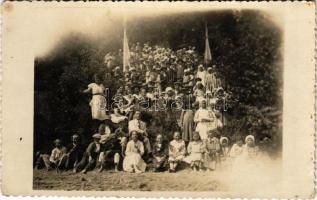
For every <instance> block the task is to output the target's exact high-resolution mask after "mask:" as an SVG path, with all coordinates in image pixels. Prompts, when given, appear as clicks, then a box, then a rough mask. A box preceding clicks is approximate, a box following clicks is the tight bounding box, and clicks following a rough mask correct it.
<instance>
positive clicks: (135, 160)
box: [123, 131, 146, 173]
mask: <svg viewBox="0 0 317 200" xmlns="http://www.w3.org/2000/svg"><path fill="white" fill-rule="evenodd" d="M131 138H132V139H131V140H130V141H129V142H128V144H127V148H126V151H125V158H124V160H123V170H124V171H126V172H131V173H133V172H135V173H142V172H145V168H146V163H145V162H144V160H143V159H142V155H143V154H144V146H143V143H142V142H141V141H140V140H139V139H138V132H137V131H132V132H131Z"/></svg>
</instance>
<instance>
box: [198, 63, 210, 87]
mask: <svg viewBox="0 0 317 200" xmlns="http://www.w3.org/2000/svg"><path fill="white" fill-rule="evenodd" d="M206 74H207V71H206V70H205V69H204V66H203V65H202V64H200V65H199V66H198V71H197V73H196V78H200V80H201V83H202V84H203V86H205V85H206Z"/></svg>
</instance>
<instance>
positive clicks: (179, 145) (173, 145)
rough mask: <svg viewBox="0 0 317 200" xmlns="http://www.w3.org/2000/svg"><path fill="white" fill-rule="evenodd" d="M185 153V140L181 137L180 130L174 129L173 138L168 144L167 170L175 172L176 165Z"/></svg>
mask: <svg viewBox="0 0 317 200" xmlns="http://www.w3.org/2000/svg"><path fill="white" fill-rule="evenodd" d="M185 153H186V147H185V142H184V141H183V140H182V139H181V135H180V132H178V131H176V132H175V133H174V139H173V140H172V141H171V142H170V144H169V153H168V154H169V158H168V161H169V172H176V167H177V166H178V164H179V163H180V162H181V161H182V160H183V158H184V156H185Z"/></svg>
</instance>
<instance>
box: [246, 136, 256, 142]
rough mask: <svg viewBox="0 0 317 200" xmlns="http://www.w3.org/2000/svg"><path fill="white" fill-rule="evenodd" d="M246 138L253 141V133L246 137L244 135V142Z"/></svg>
mask: <svg viewBox="0 0 317 200" xmlns="http://www.w3.org/2000/svg"><path fill="white" fill-rule="evenodd" d="M248 139H251V140H253V142H254V136H253V135H248V136H247V137H245V142H246V141H247V140H248Z"/></svg>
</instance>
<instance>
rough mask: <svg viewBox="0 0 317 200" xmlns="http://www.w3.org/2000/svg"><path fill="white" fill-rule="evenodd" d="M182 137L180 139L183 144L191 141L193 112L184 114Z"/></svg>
mask: <svg viewBox="0 0 317 200" xmlns="http://www.w3.org/2000/svg"><path fill="white" fill-rule="evenodd" d="M183 121H184V122H183V135H182V139H183V140H184V141H185V142H189V141H191V140H192V139H193V128H194V127H193V121H194V112H193V111H192V110H189V111H186V113H185V114H184V120H183Z"/></svg>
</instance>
